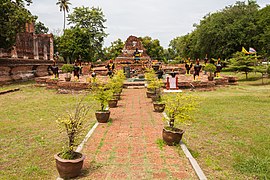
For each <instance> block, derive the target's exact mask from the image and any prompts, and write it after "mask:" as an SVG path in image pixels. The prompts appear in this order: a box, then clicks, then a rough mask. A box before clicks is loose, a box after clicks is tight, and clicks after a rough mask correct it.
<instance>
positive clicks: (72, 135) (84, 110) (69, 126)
mask: <svg viewBox="0 0 270 180" xmlns="http://www.w3.org/2000/svg"><path fill="white" fill-rule="evenodd" d="M89 109H90V107H89V106H88V105H86V104H84V103H83V99H81V100H80V101H79V102H78V103H77V104H76V106H75V110H73V111H68V112H67V113H66V114H65V115H64V116H63V117H61V118H58V119H57V123H58V125H59V126H60V128H63V129H64V131H65V132H66V135H67V137H68V142H67V147H65V148H63V150H62V152H61V153H60V154H59V156H60V157H61V158H63V159H77V158H78V157H77V156H78V153H76V152H75V150H74V148H75V147H76V146H77V145H79V142H78V140H79V138H80V135H81V133H82V131H83V128H84V127H85V122H86V115H87V114H88V112H89Z"/></svg>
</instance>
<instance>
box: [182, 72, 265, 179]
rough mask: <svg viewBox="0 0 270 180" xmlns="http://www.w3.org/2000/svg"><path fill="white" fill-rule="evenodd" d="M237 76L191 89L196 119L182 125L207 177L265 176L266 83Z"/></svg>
mask: <svg viewBox="0 0 270 180" xmlns="http://www.w3.org/2000/svg"><path fill="white" fill-rule="evenodd" d="M249 76H250V78H251V79H256V78H254V77H256V76H257V74H256V75H255V74H250V75H249ZM240 80H241V81H240V82H239V85H237V86H230V87H225V88H220V89H218V90H216V91H211V92H196V95H198V96H199V97H201V104H200V107H199V108H198V110H197V112H196V113H195V114H194V117H195V122H194V123H192V124H191V125H186V126H185V127H184V128H185V130H186V132H185V134H184V139H185V142H186V143H187V145H188V147H189V148H190V149H191V151H193V152H196V153H197V154H199V156H197V160H198V162H199V164H200V165H201V166H202V169H203V170H204V171H205V173H206V176H207V177H208V178H209V179H270V136H269V133H270V109H269V105H270V85H262V84H261V80H260V79H258V80H256V81H243V78H241V76H240ZM265 80H266V79H265ZM266 81H268V82H269V79H267V80H266Z"/></svg>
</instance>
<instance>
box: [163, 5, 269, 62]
mask: <svg viewBox="0 0 270 180" xmlns="http://www.w3.org/2000/svg"><path fill="white" fill-rule="evenodd" d="M194 27H195V30H194V31H192V32H191V33H189V34H187V35H184V36H180V37H176V38H174V39H173V40H171V41H170V45H169V49H168V50H169V52H170V54H171V55H173V58H174V59H175V58H176V59H177V58H178V59H181V58H187V57H191V58H204V57H205V55H206V54H208V57H216V58H217V57H220V58H222V59H228V58H231V57H232V55H233V54H234V53H235V52H237V51H241V49H242V47H246V48H249V47H253V48H255V49H256V50H257V51H258V53H259V54H260V55H262V56H268V57H269V56H270V47H269V46H270V44H269V42H270V6H269V5H268V6H266V7H265V8H262V9H259V6H258V4H257V3H256V1H250V0H249V1H248V3H247V4H246V3H245V2H239V1H238V2H236V4H235V5H231V6H227V7H225V8H224V9H223V10H221V11H219V12H215V13H209V14H208V15H206V16H205V17H203V19H202V20H201V21H200V23H199V24H195V25H194Z"/></svg>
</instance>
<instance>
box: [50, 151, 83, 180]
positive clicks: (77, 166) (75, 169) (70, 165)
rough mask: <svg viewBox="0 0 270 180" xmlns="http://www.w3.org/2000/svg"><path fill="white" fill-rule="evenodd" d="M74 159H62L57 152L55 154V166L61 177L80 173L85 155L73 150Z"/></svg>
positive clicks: (69, 176) (75, 175)
mask: <svg viewBox="0 0 270 180" xmlns="http://www.w3.org/2000/svg"><path fill="white" fill-rule="evenodd" d="M75 153H76V154H77V155H76V157H75V159H63V158H61V157H60V153H59V154H55V155H54V158H55V160H56V168H57V171H58V173H59V175H60V177H61V178H63V179H65V178H74V177H77V176H79V175H80V173H81V169H82V166H83V162H84V159H85V156H84V155H83V154H81V153H78V152H75Z"/></svg>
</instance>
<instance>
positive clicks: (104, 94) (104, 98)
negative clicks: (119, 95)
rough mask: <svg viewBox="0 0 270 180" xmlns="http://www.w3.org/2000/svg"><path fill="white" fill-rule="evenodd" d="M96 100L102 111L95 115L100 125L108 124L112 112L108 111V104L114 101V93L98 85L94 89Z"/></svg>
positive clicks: (99, 110)
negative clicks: (111, 100)
mask: <svg viewBox="0 0 270 180" xmlns="http://www.w3.org/2000/svg"><path fill="white" fill-rule="evenodd" d="M93 93H94V94H93V95H94V99H95V100H97V101H98V102H99V104H100V109H98V110H97V111H96V113H95V115H96V118H97V121H98V122H100V123H106V122H108V120H109V118H110V110H108V109H107V106H108V102H109V100H110V99H112V96H113V93H112V91H111V90H110V89H108V88H107V87H106V86H105V85H102V84H100V85H98V86H97V87H94V88H93Z"/></svg>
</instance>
